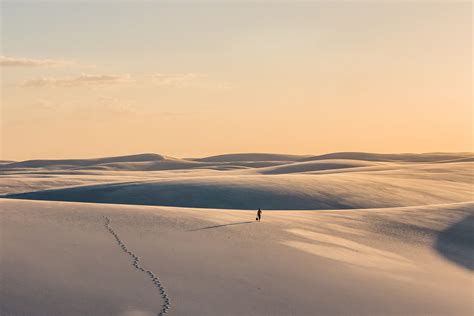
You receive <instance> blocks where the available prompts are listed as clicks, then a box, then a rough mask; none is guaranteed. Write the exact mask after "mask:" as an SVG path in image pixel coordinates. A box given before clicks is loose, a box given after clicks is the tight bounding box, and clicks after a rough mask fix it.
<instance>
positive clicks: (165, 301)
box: [104, 216, 171, 316]
mask: <svg viewBox="0 0 474 316" xmlns="http://www.w3.org/2000/svg"><path fill="white" fill-rule="evenodd" d="M104 219H105V224H104V226H105V228H106V229H107V230H108V231H109V232H110V234H112V236H114V238H115V240H116V241H117V243H118V245H119V246H120V248H122V250H123V251H124V252H125V253H126V254H127V255H129V256H130V257H131V258H132V259H133V262H132V265H133V266H134V267H135V269H137V270H139V271H140V272H143V273H146V274H148V276H149V277H150V279H151V281H152V282H153V284H154V285H155V286H156V288H157V289H158V291H159V292H160V296H161V298H162V299H163V305H162V307H161V311H160V312H159V313H158V315H159V316H162V315H164V314H166V313H167V312H168V310H169V309H170V307H171V305H170V299H169V297H168V295H167V294H166V291H165V288H164V286H163V285H162V284H161V282H160V280H159V279H158V277H157V276H156V275H155V274H154V273H153V272H152V271H150V270H146V269H145V268H144V267H143V266H142V265H140V263H139V262H140V258H139V257H138V256H137V255H136V254H134V253H133V252H131V251H130V250H128V248H127V246H126V245H125V243H124V242H123V241H122V240H121V239H120V237H119V236H118V234H117V233H116V232H115V231H114V230H113V228H112V227H111V226H110V219H109V218H108V217H106V216H104Z"/></svg>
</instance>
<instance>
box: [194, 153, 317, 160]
mask: <svg viewBox="0 0 474 316" xmlns="http://www.w3.org/2000/svg"><path fill="white" fill-rule="evenodd" d="M308 157H310V156H307V155H306V156H304V155H285V154H269V153H242V154H225V155H217V156H210V157H205V158H194V159H193V160H196V161H204V162H243V161H251V162H257V161H286V162H290V161H298V160H302V159H305V158H308Z"/></svg>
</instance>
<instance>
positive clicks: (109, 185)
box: [0, 153, 474, 210]
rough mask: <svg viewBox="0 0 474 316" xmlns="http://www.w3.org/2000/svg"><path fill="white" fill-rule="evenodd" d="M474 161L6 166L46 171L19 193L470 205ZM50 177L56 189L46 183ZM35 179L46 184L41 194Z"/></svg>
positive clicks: (264, 158) (105, 199) (359, 158)
mask: <svg viewBox="0 0 474 316" xmlns="http://www.w3.org/2000/svg"><path fill="white" fill-rule="evenodd" d="M473 157H474V156H473V154H472V153H430V154H390V155H388V154H370V153H334V154H327V155H321V156H297V155H279V154H229V155H220V156H212V157H207V158H201V159H177V158H171V157H167V156H163V155H157V154H141V155H131V156H121V157H110V158H97V159H71V160H30V161H24V162H13V163H7V164H4V165H0V172H1V173H2V174H4V175H6V176H7V175H8V176H9V177H12V176H13V175H15V174H21V175H22V177H28V176H31V177H33V178H37V177H39V175H40V174H41V178H42V181H38V180H32V181H30V183H29V188H33V190H31V189H30V190H26V192H25V190H24V188H21V183H20V184H18V182H17V183H13V184H12V186H11V188H8V189H6V190H4V191H3V192H2V193H4V197H9V198H17V199H34V200H57V201H76V202H93V203H94V202H95V203H120V204H142V205H163V206H181V207H199V208H221V209H256V208H258V207H261V208H264V209H273V210H291V209H298V210H312V209H354V208H375V207H400V206H414V205H424V204H438V203H455V202H466V201H470V200H472V169H473V166H474V163H473V162H472V161H470V159H472V158H473ZM117 172H122V173H119V174H117ZM33 175H34V176H33ZM45 178H46V179H49V183H48V184H49V185H44V183H45V180H44V179H45ZM17 181H18V180H17ZM35 181H37V182H38V183H41V185H39V186H38V190H35V189H34V187H35ZM75 181H76V182H75ZM75 183H77V184H79V186H74V184H75ZM20 189H21V190H20ZM28 191H29V192H28Z"/></svg>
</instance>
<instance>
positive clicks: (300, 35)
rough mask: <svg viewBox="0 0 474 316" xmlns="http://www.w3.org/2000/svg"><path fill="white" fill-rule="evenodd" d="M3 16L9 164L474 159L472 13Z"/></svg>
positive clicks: (238, 10)
mask: <svg viewBox="0 0 474 316" xmlns="http://www.w3.org/2000/svg"><path fill="white" fill-rule="evenodd" d="M1 6H2V29H1V35H2V59H1V63H0V67H1V75H2V78H1V79H2V80H1V89H2V91H1V92H2V95H1V102H2V112H1V120H0V122H1V133H2V135H1V141H2V143H1V145H2V146H1V159H12V160H24V159H34V158H80V157H99V156H111V155H122V154H133V153H143V152H156V153H160V154H166V155H170V156H176V157H193V156H194V157H197V156H206V155H213V154H221V153H231V152H280V153H295V154H319V153H328V152H335V151H369V152H431V151H472V150H473V109H472V46H471V45H472V7H471V6H472V5H471V3H470V2H464V3H463V2H457V3H452V2H441V3H433V2H430V1H425V2H419V3H406V2H404V3H402V2H397V1H386V2H385V3H377V2H365V3H363V2H357V3H347V2H338V1H335V2H317V3H299V4H295V3H290V2H288V3H272V2H271V1H270V2H266V3H251V2H246V3H243V2H241V3H239V2H237V3H235V2H234V3H221V4H216V3H214V4H211V3H199V4H198V3H195V2H188V3H184V2H178V3H142V2H134V3H131V2H124V3H121V4H117V3H111V2H109V1H95V2H89V3H88V2H82V3H77V2H75V1H65V2H54V3H43V2H38V1H35V2H30V3H23V4H21V3H18V2H14V1H11V2H9V1H4V2H2V5H1Z"/></svg>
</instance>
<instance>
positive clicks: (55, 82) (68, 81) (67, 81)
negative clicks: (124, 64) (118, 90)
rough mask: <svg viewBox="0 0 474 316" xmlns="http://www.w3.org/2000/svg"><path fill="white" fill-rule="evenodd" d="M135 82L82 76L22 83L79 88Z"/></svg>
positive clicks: (127, 78) (116, 77) (125, 77)
mask: <svg viewBox="0 0 474 316" xmlns="http://www.w3.org/2000/svg"><path fill="white" fill-rule="evenodd" d="M130 82H133V80H132V78H131V77H130V75H128V74H125V75H90V74H81V75H80V76H77V77H73V78H51V77H44V78H38V79H30V80H26V81H24V82H23V83H22V86H25V87H48V86H51V87H78V86H103V85H111V84H120V83H130Z"/></svg>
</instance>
